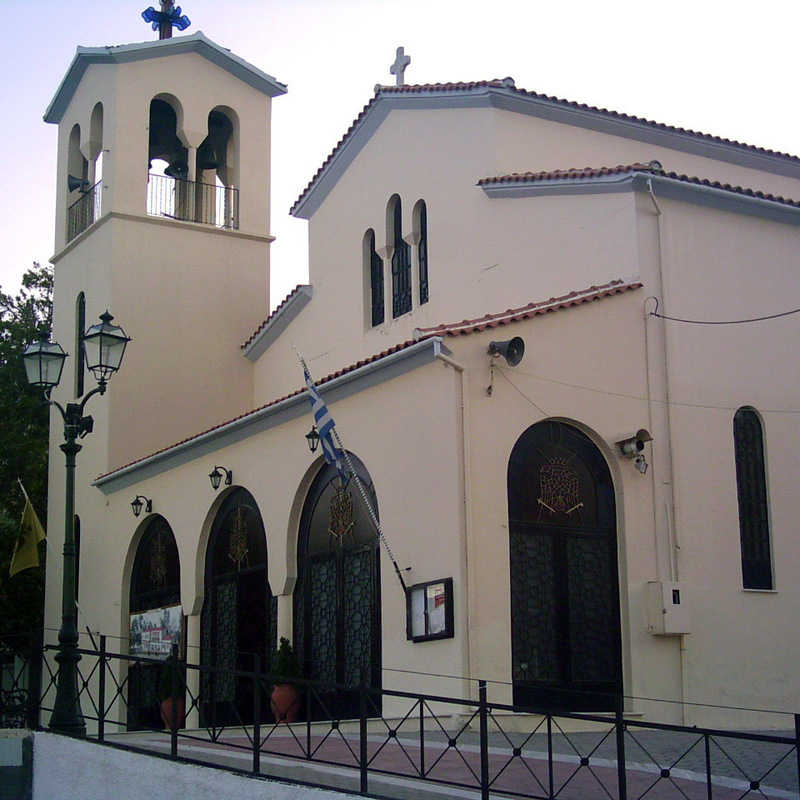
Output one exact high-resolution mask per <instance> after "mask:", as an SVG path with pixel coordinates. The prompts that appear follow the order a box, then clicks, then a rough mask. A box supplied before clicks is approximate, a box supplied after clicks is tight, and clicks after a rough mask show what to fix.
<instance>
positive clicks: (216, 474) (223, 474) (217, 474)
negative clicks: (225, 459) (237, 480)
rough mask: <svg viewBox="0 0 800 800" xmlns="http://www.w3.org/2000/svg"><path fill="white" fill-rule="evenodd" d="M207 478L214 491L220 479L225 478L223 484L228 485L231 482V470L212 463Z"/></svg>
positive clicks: (217, 487)
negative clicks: (212, 465) (211, 468)
mask: <svg viewBox="0 0 800 800" xmlns="http://www.w3.org/2000/svg"><path fill="white" fill-rule="evenodd" d="M208 477H209V480H210V481H211V488H212V489H213V490H214V491H215V492H216V491H217V489H219V485H220V483H221V482H222V479H223V478H225V485H226V486H230V485H231V484H232V483H233V472H232V471H231V470H229V469H226V468H225V467H218V466H217V465H216V464H215V465H214V469H213V470H211V472H209V473H208Z"/></svg>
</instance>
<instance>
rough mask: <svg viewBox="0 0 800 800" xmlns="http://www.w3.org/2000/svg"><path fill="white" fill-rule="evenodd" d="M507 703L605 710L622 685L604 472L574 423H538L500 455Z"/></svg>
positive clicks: (611, 521)
mask: <svg viewBox="0 0 800 800" xmlns="http://www.w3.org/2000/svg"><path fill="white" fill-rule="evenodd" d="M508 516H509V536H510V548H509V549H510V569H511V662H512V679H513V682H514V705H515V706H533V707H538V708H549V709H561V710H572V711H589V710H594V711H596V710H611V709H613V708H614V707H615V702H616V698H617V697H618V696H619V694H620V693H621V692H622V667H621V644H620V640H621V636H620V611H619V586H618V570H617V531H616V511H615V502H614V487H613V484H612V481H611V473H610V471H609V469H608V465H607V464H606V461H605V458H604V457H603V455H602V453H601V452H600V450H599V449H598V448H597V446H596V445H595V444H594V443H593V442H592V441H591V440H590V439H589V437H588V436H586V434H584V433H582V432H581V431H580V430H578V429H577V428H575V427H573V426H572V425H568V424H565V423H563V422H557V421H555V420H548V421H546V422H540V423H538V424H536V425H533V426H532V427H530V428H528V430H527V431H525V433H523V434H522V436H520V438H519V439H518V440H517V443H516V444H515V445H514V449H513V450H512V452H511V457H510V458H509V463H508Z"/></svg>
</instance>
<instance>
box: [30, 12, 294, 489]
mask: <svg viewBox="0 0 800 800" xmlns="http://www.w3.org/2000/svg"><path fill="white" fill-rule="evenodd" d="M164 5H165V4H163V3H162V12H155V11H154V10H153V9H152V8H151V9H148V10H147V12H145V14H147V13H149V12H152V13H153V14H155V15H156V17H158V19H156V18H154V19H152V20H149V21H152V22H153V24H154V27H158V28H159V30H161V29H162V28H163V27H164V20H162V19H161V18H160V16H159V13H161V14H163V13H164V9H163V6H164ZM166 5H167V6H169V8H167V12H168V13H172V14H173V16H175V13H174V12H175V11H177V12H178V14H179V13H180V10H179V9H177V10H172V9H171V5H172V4H171V3H167V4H166ZM178 19H180V18H179V17H178V18H176V19H175V20H173V23H174V24H176V25H177V24H178V21H177V20H178ZM182 19H184V20H185V18H182ZM186 22H187V24H188V20H186ZM178 27H180V25H178ZM285 91H286V87H285V86H284V85H283V84H281V83H279V82H278V81H277V80H275V79H274V78H272V77H271V76H269V75H267V74H266V73H264V72H262V71H261V70H259V69H257V68H256V67H254V66H253V65H251V64H249V63H247V62H246V61H244V60H243V59H241V58H239V57H237V56H235V55H233V54H232V53H231V52H229V51H228V50H225V49H224V48H222V47H220V46H219V45H217V44H215V43H214V42H212V41H211V40H210V39H208V38H206V37H205V36H204V35H203V34H202V33H200V32H198V33H195V34H193V35H191V36H182V37H178V38H163V39H161V40H158V41H149V42H142V43H138V44H128V45H121V46H118V47H90V48H87V47H79V48H78V50H77V53H76V55H75V58H74V59H73V61H72V64H71V65H70V67H69V69H68V71H67V74H66V76H65V77H64V79H63V81H62V82H61V85H60V86H59V88H58V90H57V91H56V94H55V96H54V98H53V100H52V102H51V103H50V106H49V107H48V109H47V111H46V113H45V117H44V118H45V121H46V122H50V123H54V124H57V125H58V128H59V135H58V167H57V175H56V182H57V202H56V229H55V255H54V256H53V259H52V260H53V263H54V265H55V293H54V296H55V309H54V338H55V339H56V340H58V341H61V342H64V343H67V342H69V343H74V350H71V351H70V352H71V354H72V355H73V356H76V357H73V358H71V359H69V361H68V364H69V367H68V369H72V370H75V376H74V380H73V379H72V378H71V376H70V375H69V374H67V370H65V376H64V378H63V379H62V384H61V387H60V389H59V390H57V394H59V395H61V396H62V398H63V399H64V400H65V401H67V402H70V401H72V400H73V399H74V397H75V396H76V393H77V392H78V385H79V380H78V372H79V369H76V364H78V365H79V358H77V356H78V355H79V353H80V347H81V342H80V338H79V334H80V330H79V327H78V325H79V316H81V315H82V316H83V319H84V320H86V324H92V322H93V321H94V320H95V319H96V318H97V316H98V315H99V314H100V313H102V312H103V311H104V310H105V309H106V308H108V309H110V311H111V312H112V313H113V314H114V317H115V318H116V320H117V321H118V322H119V323H120V324H121V325H122V326H123V327H124V328H125V330H126V332H127V333H128V335H130V336H131V337H132V339H133V341H132V342H131V345H130V347H129V348H128V352H127V355H126V363H125V367H124V369H123V370H121V371H120V373H119V375H118V376H116V379H115V382H114V384H113V385H112V386H111V387H110V389H109V392H108V395H107V402H106V403H105V410H104V411H102V412H99V413H98V414H96V417H98V418H97V419H96V426H95V430H96V432H98V433H101V435H104V436H105V440H106V446H105V447H104V448H101V449H102V450H103V452H102V453H98V456H97V462H96V463H94V464H92V465H91V466H87V469H88V470H89V475H88V476H87V477H88V478H89V480H91V479H92V477H94V476H96V475H97V474H101V473H102V472H105V471H108V470H110V469H113V468H116V467H118V466H121V465H123V464H126V463H128V462H130V461H131V460H134V459H137V458H140V457H142V456H145V455H147V454H149V453H151V452H153V451H155V450H157V449H159V448H161V447H165V446H168V445H170V444H172V443H174V442H176V441H179V440H181V439H182V438H184V437H186V436H188V435H191V434H193V433H197V432H199V431H202V430H204V429H205V428H207V427H211V426H213V425H216V424H218V423H219V422H221V421H223V420H225V419H228V418H230V417H232V416H235V415H237V414H239V413H241V412H243V411H245V410H249V409H250V408H251V407H252V402H253V397H252V375H251V371H250V370H251V365H250V362H248V361H247V360H246V359H245V358H243V357H241V355H240V349H239V345H240V344H241V342H243V341H244V340H245V339H246V338H247V337H248V336H249V335H250V333H251V332H252V331H253V330H254V329H255V328H256V327H257V326H258V324H259V323H260V322H261V321H263V319H264V318H265V316H266V315H267V312H268V310H269V245H270V242H271V241H272V239H273V237H272V236H271V235H270V207H269V195H270V117H271V103H272V98H273V97H277V96H279V95H281V94H283V93H285ZM79 309H80V314H79V313H78V311H79ZM70 362H71V364H70ZM88 388H90V387H87V389H88ZM101 417H107V418H106V419H103V418H101ZM91 470H95V471H94V473H93V474H92V473H91Z"/></svg>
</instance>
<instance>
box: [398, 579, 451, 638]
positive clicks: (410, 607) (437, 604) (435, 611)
mask: <svg viewBox="0 0 800 800" xmlns="http://www.w3.org/2000/svg"><path fill="white" fill-rule="evenodd" d="M453 636H454V631H453V579H452V578H441V579H439V580H436V581H428V582H427V583H418V584H417V585H416V586H411V587H409V589H408V594H407V596H406V638H407V639H410V640H411V641H412V642H427V641H430V640H431V639H451V638H452V637H453Z"/></svg>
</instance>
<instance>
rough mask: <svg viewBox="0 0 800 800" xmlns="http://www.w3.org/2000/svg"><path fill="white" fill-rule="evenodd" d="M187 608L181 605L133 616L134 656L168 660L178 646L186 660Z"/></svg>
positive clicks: (131, 652)
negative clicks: (185, 632) (185, 626)
mask: <svg viewBox="0 0 800 800" xmlns="http://www.w3.org/2000/svg"><path fill="white" fill-rule="evenodd" d="M184 620H185V617H184V616H183V608H182V607H181V606H180V605H175V606H165V607H164V608H151V609H149V610H148V611H141V612H139V613H138V614H131V628H130V654H131V655H132V656H147V657H149V658H160V659H166V658H168V657H169V655H170V654H171V653H172V647H173V645H177V646H178V655H179V656H180V657H181V658H183V657H184V655H185V648H186V637H185V636H184Z"/></svg>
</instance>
